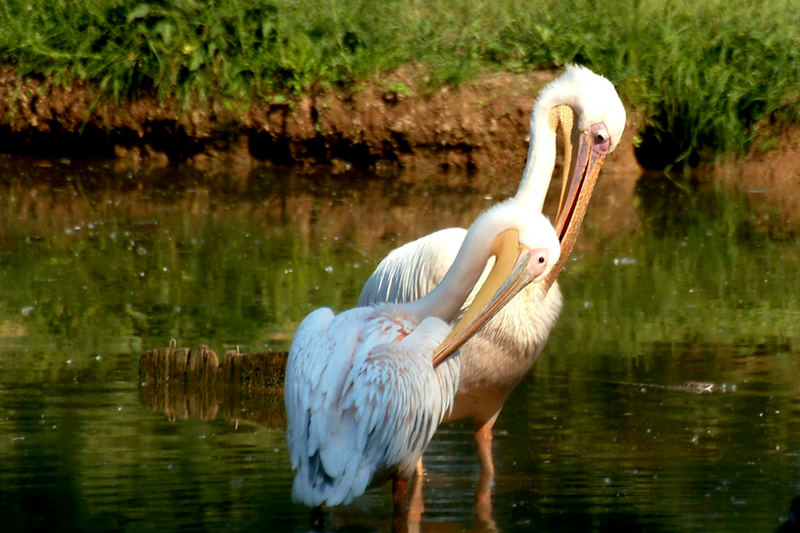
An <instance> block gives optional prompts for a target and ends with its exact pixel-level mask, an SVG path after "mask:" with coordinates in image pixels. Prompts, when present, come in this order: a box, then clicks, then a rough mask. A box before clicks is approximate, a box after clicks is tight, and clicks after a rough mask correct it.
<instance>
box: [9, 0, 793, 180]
mask: <svg viewBox="0 0 800 533" xmlns="http://www.w3.org/2000/svg"><path fill="white" fill-rule="evenodd" d="M0 19H2V20H3V21H4V22H2V26H3V28H2V31H0V63H4V64H9V65H13V66H14V67H16V68H17V70H18V72H19V73H21V74H34V75H42V76H49V77H54V78H57V79H60V80H63V81H65V82H70V81H73V80H75V79H85V80H89V81H90V82H92V83H93V84H96V86H97V87H99V88H100V89H101V90H102V91H103V94H105V95H106V96H107V97H109V98H114V99H117V100H119V99H121V98H130V97H135V96H136V95H137V94H140V93H142V92H155V93H157V94H158V95H159V96H160V97H162V98H166V97H175V98H177V99H180V100H182V101H184V102H185V103H186V104H187V105H197V104H198V103H202V102H203V101H204V100H206V99H207V98H210V97H214V98H224V99H227V100H228V101H229V102H230V103H231V105H247V104H248V103H251V102H253V101H256V100H259V101H260V100H264V99H266V100H273V101H275V100H279V101H280V100H285V99H286V98H290V97H291V96H293V95H296V94H298V93H303V92H306V91H309V90H316V89H327V88H331V87H337V86H351V85H353V84H357V83H359V82H360V81H362V80H365V79H379V78H380V76H381V74H382V73H383V72H386V71H387V70H389V69H392V68H396V67H400V66H403V65H410V64H413V65H414V66H415V69H417V70H419V71H420V72H423V74H422V75H421V77H420V78H421V79H420V80H419V81H420V83H421V84H423V85H427V86H430V87H435V86H437V85H439V84H442V83H450V84H458V83H460V82H463V81H465V80H467V79H469V78H471V77H473V76H476V75H478V74H481V73H484V72H486V71H487V70H488V71H491V70H496V69H511V70H518V71H519V70H521V71H525V70H533V69H540V68H552V67H560V66H562V65H564V64H566V63H570V62H576V63H581V64H585V65H587V66H589V67H591V68H593V69H595V70H597V71H598V72H602V73H604V74H605V75H607V76H608V77H609V78H611V79H612V81H614V82H615V83H617V84H618V86H619V87H620V91H621V93H622V95H623V98H624V99H625V100H627V101H628V103H629V104H631V105H632V107H633V108H634V109H636V110H641V112H642V113H643V115H644V118H645V127H644V129H643V130H642V132H641V137H642V138H643V139H645V140H648V141H650V140H653V141H655V142H653V143H648V144H650V145H651V146H658V147H659V149H658V152H657V153H656V154H651V155H652V157H656V158H660V160H661V162H662V163H663V164H664V165H669V164H672V163H675V162H680V163H684V164H686V163H689V164H691V163H695V162H697V161H698V160H699V159H701V158H708V157H711V156H715V155H719V154H725V153H741V152H742V151H743V150H744V149H746V148H747V147H748V146H749V145H750V144H751V143H752V141H753V140H754V138H756V137H757V136H758V135H759V134H760V133H761V132H762V131H761V130H762V129H764V128H765V127H766V128H767V129H768V130H772V127H773V126H776V125H777V126H779V125H780V124H781V123H783V122H785V121H790V122H795V123H797V122H800V81H798V80H800V33H798V31H797V28H799V27H800V4H798V3H797V2H796V1H794V0H770V1H767V2H748V1H745V0H730V1H722V0H710V1H707V2H693V1H690V0H673V1H666V2H664V1H662V0H620V1H617V2H613V3H611V4H608V5H604V6H599V5H598V4H597V3H596V2H592V1H589V0H577V1H574V2H555V1H550V0H526V1H522V0H454V1H448V2H443V1H434V2H429V1H421V0H387V1H383V2H370V1H367V0H320V1H315V2H310V1H308V2H301V1H297V0H246V1H245V0H212V1H199V0H151V1H146V0H87V1H83V2H68V1H66V0H56V1H52V0H2V2H0Z"/></svg>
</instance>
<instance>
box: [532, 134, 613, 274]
mask: <svg viewBox="0 0 800 533" xmlns="http://www.w3.org/2000/svg"><path fill="white" fill-rule="evenodd" d="M610 139H611V137H610V135H609V133H608V130H607V129H606V126H605V124H603V123H597V124H592V126H590V127H589V129H588V130H587V131H584V132H580V133H579V134H578V140H577V142H576V143H574V145H572V144H568V146H570V147H572V146H574V149H573V150H572V157H571V163H570V165H569V167H567V169H566V170H565V176H564V187H563V189H562V191H561V201H560V204H559V208H558V214H557V215H556V224H555V229H556V234H557V235H558V238H559V240H560V241H561V254H560V255H559V258H558V262H557V263H556V264H555V266H554V267H553V268H552V270H550V272H549V274H548V275H547V278H546V279H545V290H548V289H549V288H550V286H551V285H552V284H553V282H555V280H556V278H557V277H558V275H559V273H560V272H561V270H562V269H563V268H564V264H565V263H566V261H567V258H569V255H570V254H571V253H572V249H573V248H574V247H575V242H576V241H577V239H578V233H579V231H580V228H581V224H582V222H583V217H584V215H585V214H586V209H587V207H588V206H589V200H591V198H592V193H593V192H594V186H595V185H596V184H597V176H598V175H599V174H600V168H601V167H602V166H603V162H604V161H605V159H606V156H607V155H608V153H609V152H610V151H611V140H610ZM570 174H571V176H570Z"/></svg>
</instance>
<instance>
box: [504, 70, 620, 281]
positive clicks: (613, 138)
mask: <svg viewBox="0 0 800 533" xmlns="http://www.w3.org/2000/svg"><path fill="white" fill-rule="evenodd" d="M530 127H531V140H530V149H529V152H528V161H527V164H526V166H525V171H524V172H523V177H522V182H521V183H520V186H519V189H518V191H517V198H521V199H523V200H524V201H527V202H529V203H530V205H531V206H532V207H534V208H538V209H539V210H540V211H541V210H542V207H543V205H544V198H545V195H546V194H547V189H548V186H549V183H550V179H551V176H552V172H553V168H554V167H555V154H556V132H558V131H560V132H561V135H562V137H563V146H564V174H563V177H562V186H561V198H560V200H559V205H558V213H557V215H556V222H555V229H556V233H557V234H558V237H559V239H560V240H561V257H560V260H559V264H558V265H556V266H555V268H553V269H552V270H551V271H550V274H549V277H548V280H549V282H548V285H547V287H549V286H550V284H552V282H553V281H555V278H556V277H557V276H558V274H559V272H560V271H561V269H562V268H563V266H564V262H565V261H566V259H567V258H568V257H569V255H570V253H571V252H572V248H573V247H574V245H575V241H576V240H577V235H578V230H579V229H580V226H581V223H582V222H583V216H584V214H585V213H586V208H587V206H588V204H589V200H590V199H591V196H592V193H593V192H594V186H595V183H596V182H597V177H598V175H599V173H600V168H601V167H602V166H603V162H604V161H605V158H606V156H607V155H608V154H610V153H611V152H612V151H613V150H614V149H615V148H616V147H617V145H618V144H619V141H620V139H621V138H622V133H623V131H624V130H625V107H624V106H623V105H622V101H621V100H620V98H619V96H618V95H617V91H616V89H615V88H614V85H612V84H611V82H610V81H608V80H607V79H606V78H604V77H603V76H600V75H598V74H595V73H594V72H592V71H591V70H589V69H587V68H585V67H580V66H574V65H572V66H569V67H567V69H566V71H565V72H564V74H562V75H561V76H559V77H558V78H556V79H555V80H553V81H552V82H550V84H548V85H547V86H546V87H545V88H544V89H542V91H541V92H540V93H539V97H538V98H537V100H536V104H535V106H534V109H533V113H532V114H531V121H530Z"/></svg>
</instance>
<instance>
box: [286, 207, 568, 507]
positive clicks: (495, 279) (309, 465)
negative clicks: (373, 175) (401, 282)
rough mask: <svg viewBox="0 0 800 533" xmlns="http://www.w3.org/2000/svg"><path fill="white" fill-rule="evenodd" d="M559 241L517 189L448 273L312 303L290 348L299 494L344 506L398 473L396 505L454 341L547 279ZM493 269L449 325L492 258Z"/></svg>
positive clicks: (455, 368)
mask: <svg viewBox="0 0 800 533" xmlns="http://www.w3.org/2000/svg"><path fill="white" fill-rule="evenodd" d="M559 254H560V244H559V241H558V237H557V236H556V234H555V231H554V229H553V227H552V225H551V224H550V222H549V221H548V220H547V219H546V218H545V217H544V216H543V215H542V214H541V213H536V212H533V213H532V212H531V211H529V210H528V209H526V208H525V207H524V206H523V205H521V204H520V203H519V202H518V201H516V200H514V199H511V200H508V201H506V202H504V203H501V204H498V205H497V206H494V207H492V208H490V209H489V210H487V211H486V212H485V213H484V214H482V215H481V216H480V217H479V218H478V219H477V220H476V221H475V223H474V224H473V225H472V227H471V229H470V230H469V232H467V234H466V237H465V238H464V240H463V244H462V246H461V248H460V250H459V252H458V254H457V256H456V258H455V261H454V262H453V265H452V267H451V268H450V269H449V270H448V272H447V273H446V275H445V276H444V278H443V279H442V280H441V282H440V283H439V284H438V285H437V286H436V288H435V289H434V290H432V291H431V292H430V293H429V294H428V295H426V296H425V297H423V298H420V299H418V300H415V301H413V302H407V303H402V304H380V305H375V306H363V307H356V308H353V309H350V310H347V311H344V312H342V313H339V314H338V315H335V316H334V314H333V312H332V311H331V310H330V309H328V308H321V309H317V310H315V311H313V312H311V313H310V314H309V315H308V316H307V317H306V318H305V319H304V320H303V321H302V322H301V323H300V325H299V327H298V328H297V331H296V333H295V335H294V338H293V340H292V345H291V348H290V350H289V359H288V362H287V367H286V378H285V389H284V395H285V398H284V399H285V403H286V414H287V419H288V429H287V441H288V445H289V453H290V458H291V464H292V468H293V469H294V470H295V471H296V473H295V478H294V483H293V486H292V498H293V500H294V501H296V502H301V503H305V504H306V505H309V506H312V507H316V508H319V506H321V505H328V506H333V505H338V504H346V503H348V502H350V501H352V500H353V499H354V498H356V497H357V496H359V495H360V494H362V493H363V492H364V491H365V490H366V488H367V487H368V486H369V485H370V484H371V483H373V482H375V483H378V482H380V481H382V480H387V479H388V478H392V479H393V496H394V502H395V505H396V508H397V505H398V504H399V505H402V499H404V498H405V494H406V493H407V492H406V491H407V486H408V485H407V483H408V480H409V479H410V478H411V476H412V475H413V473H414V470H415V467H416V465H417V463H418V461H419V460H420V458H421V456H422V453H423V451H424V449H425V447H426V446H427V444H428V442H429V441H430V439H431V437H432V436H433V434H434V431H435V430H436V427H437V426H438V424H439V422H440V421H441V420H442V418H443V417H444V416H445V415H446V413H447V412H448V411H449V410H450V408H451V406H452V402H453V398H454V396H455V393H456V388H457V385H458V376H459V366H460V364H459V358H458V356H455V357H450V356H451V355H453V353H454V352H455V350H456V349H457V348H458V347H459V346H460V345H461V344H462V343H463V342H464V341H465V340H466V339H467V338H469V336H470V335H471V334H472V333H474V331H476V330H477V329H478V328H479V327H480V326H481V325H482V324H483V323H485V322H486V321H487V320H488V319H489V318H490V317H491V316H492V314H493V313H495V312H496V311H497V310H498V309H499V308H501V307H502V306H503V305H504V304H505V303H506V302H507V301H508V300H510V299H511V298H512V297H513V296H514V295H515V294H517V293H518V292H519V291H520V290H522V288H523V287H524V286H525V285H526V284H527V283H530V282H531V281H533V282H538V281H539V280H542V279H544V277H545V276H546V275H547V273H548V272H549V271H550V269H551V268H552V267H553V266H554V264H555V263H556V261H557V260H558V256H559ZM492 256H494V257H496V260H495V262H494V265H495V266H494V268H493V269H492V272H491V273H490V274H489V275H488V278H487V280H486V282H484V283H483V287H482V289H481V291H479V293H478V294H477V295H476V296H475V299H474V303H473V305H472V306H470V308H469V309H468V311H467V312H466V313H465V314H464V315H463V317H462V318H461V319H460V320H459V322H457V323H456V325H455V326H453V327H452V328H451V327H450V325H449V324H450V322H451V321H452V320H453V319H454V318H455V317H456V314H457V313H458V312H459V309H460V308H461V306H462V304H463V303H464V301H465V300H466V298H467V296H468V295H469V294H470V292H471V291H472V289H473V287H474V286H475V284H476V283H477V281H478V279H479V278H480V277H481V275H482V273H483V271H484V268H485V266H486V264H487V262H488V260H489V259H490V257H492Z"/></svg>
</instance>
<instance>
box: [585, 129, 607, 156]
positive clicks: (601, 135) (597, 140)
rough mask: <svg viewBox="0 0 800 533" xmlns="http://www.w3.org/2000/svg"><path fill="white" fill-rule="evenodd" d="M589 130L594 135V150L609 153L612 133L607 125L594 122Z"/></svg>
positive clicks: (604, 153)
mask: <svg viewBox="0 0 800 533" xmlns="http://www.w3.org/2000/svg"><path fill="white" fill-rule="evenodd" d="M589 131H590V133H591V135H592V145H593V146H592V150H594V151H595V152H597V153H599V154H603V155H606V154H608V152H610V151H611V135H610V134H609V133H608V128H606V125H605V124H604V123H602V122H598V123H596V124H592V125H591V127H590V130H589Z"/></svg>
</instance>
